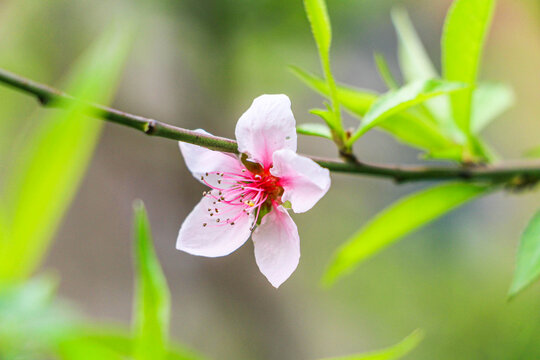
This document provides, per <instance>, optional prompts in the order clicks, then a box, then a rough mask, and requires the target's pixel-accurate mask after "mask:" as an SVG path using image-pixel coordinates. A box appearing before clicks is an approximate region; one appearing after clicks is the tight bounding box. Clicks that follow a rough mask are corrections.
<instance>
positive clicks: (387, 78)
mask: <svg viewBox="0 0 540 360" xmlns="http://www.w3.org/2000/svg"><path fill="white" fill-rule="evenodd" d="M374 58H375V64H376V65H377V69H378V70H379V75H381V78H382V80H383V81H384V83H385V84H386V86H388V89H389V90H396V89H397V88H399V84H398V82H397V81H396V79H395V78H394V75H392V72H391V71H390V67H389V66H388V62H387V61H386V59H385V58H384V56H383V55H382V54H379V53H375V54H374Z"/></svg>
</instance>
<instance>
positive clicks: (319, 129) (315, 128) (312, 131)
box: [296, 110, 332, 140]
mask: <svg viewBox="0 0 540 360" xmlns="http://www.w3.org/2000/svg"><path fill="white" fill-rule="evenodd" d="M320 111H325V110H320ZM312 112H313V111H312ZM296 132H297V133H299V134H302V135H310V136H319V137H323V138H326V139H330V140H332V133H331V132H330V129H328V127H327V126H326V125H323V124H313V123H307V124H300V125H298V126H297V127H296Z"/></svg>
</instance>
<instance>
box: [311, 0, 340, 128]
mask: <svg viewBox="0 0 540 360" xmlns="http://www.w3.org/2000/svg"><path fill="white" fill-rule="evenodd" d="M304 8H305V9H306V14H307V18H308V20H309V23H310V25H311V32H312V33H313V37H314V38H315V42H316V43H317V48H318V50H319V57H320V59H321V65H322V69H323V73H324V77H325V78H326V83H327V86H328V89H329V92H328V96H329V98H330V100H331V101H332V112H333V113H334V116H332V117H327V119H328V120H329V121H330V122H328V126H329V127H330V128H331V129H333V130H336V131H338V133H341V131H342V124H341V114H340V107H339V99H338V95H337V89H336V81H335V79H334V76H333V75H332V69H331V67H330V45H331V43H332V28H331V25H330V17H329V16H328V10H327V8H326V2H325V0H304Z"/></svg>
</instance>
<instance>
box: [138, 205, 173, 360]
mask: <svg viewBox="0 0 540 360" xmlns="http://www.w3.org/2000/svg"><path fill="white" fill-rule="evenodd" d="M134 210H135V220H134V222H135V260H136V261H135V263H136V300H135V309H134V311H135V314H134V328H135V337H136V339H137V344H136V347H135V358H136V359H138V360H147V359H156V360H159V359H165V354H166V349H167V342H168V331H169V317H170V295H169V288H168V286H167V281H166V279H165V276H164V275H163V272H162V270H161V266H160V264H159V260H158V258H157V256H156V253H155V251H154V248H153V245H152V234H151V232H150V224H149V223H148V218H147V215H146V210H145V209H144V205H143V203H142V202H140V201H138V202H136V204H135V205H134Z"/></svg>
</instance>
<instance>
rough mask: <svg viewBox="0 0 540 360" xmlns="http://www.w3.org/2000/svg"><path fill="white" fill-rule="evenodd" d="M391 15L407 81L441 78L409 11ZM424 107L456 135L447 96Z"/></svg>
mask: <svg viewBox="0 0 540 360" xmlns="http://www.w3.org/2000/svg"><path fill="white" fill-rule="evenodd" d="M391 15H392V22H393V24H394V28H395V29H396V34H397V37H398V58H399V64H400V68H401V72H402V73H403V77H404V78H405V81H406V82H407V83H411V82H414V81H418V80H429V79H436V78H439V74H438V73H437V71H436V70H435V66H434V65H433V63H432V61H431V59H430V58H429V56H428V54H427V52H426V49H425V48H424V45H423V44H422V40H420V37H419V36H418V33H417V32H416V30H415V28H414V26H413V24H412V22H411V19H410V18H409V14H408V13H407V11H406V10H405V9H404V8H401V7H396V8H394V9H392V12H391ZM424 106H425V108H426V109H427V111H429V113H430V114H431V115H432V116H433V118H434V120H435V121H436V122H437V123H439V124H441V125H443V126H444V127H445V128H446V129H447V131H448V132H449V133H450V134H453V135H454V134H455V130H454V129H452V126H451V125H450V124H451V121H450V104H449V102H448V97H447V96H445V95H443V96H438V97H436V98H433V99H429V100H428V101H426V103H425V104H424V105H422V107H424Z"/></svg>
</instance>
